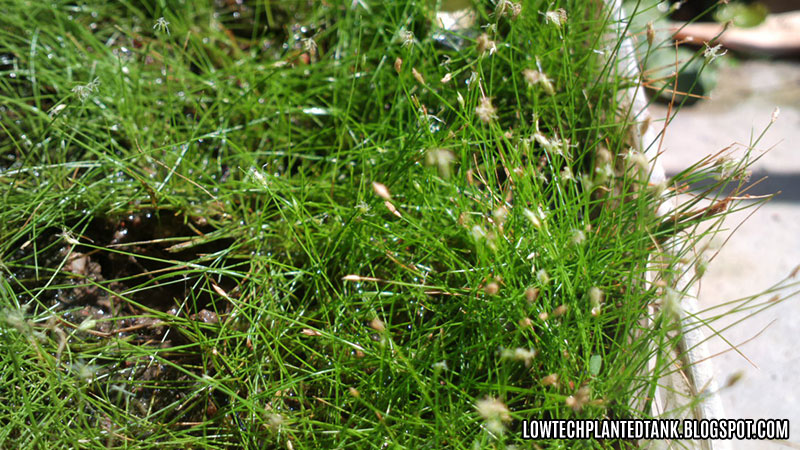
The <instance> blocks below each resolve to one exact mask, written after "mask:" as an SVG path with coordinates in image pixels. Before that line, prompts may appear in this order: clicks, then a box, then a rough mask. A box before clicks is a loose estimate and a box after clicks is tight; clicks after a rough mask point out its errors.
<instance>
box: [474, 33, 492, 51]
mask: <svg viewBox="0 0 800 450" xmlns="http://www.w3.org/2000/svg"><path fill="white" fill-rule="evenodd" d="M476 42H477V44H478V53H480V54H484V53H486V52H489V55H493V54H494V53H495V52H496V51H497V44H496V43H495V42H494V41H493V40H491V39H489V35H488V34H486V33H483V34H481V35H480V36H478V39H477V41H476Z"/></svg>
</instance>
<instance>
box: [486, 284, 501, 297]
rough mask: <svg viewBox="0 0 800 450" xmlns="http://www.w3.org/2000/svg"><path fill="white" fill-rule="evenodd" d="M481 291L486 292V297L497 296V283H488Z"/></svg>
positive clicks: (498, 289)
mask: <svg viewBox="0 0 800 450" xmlns="http://www.w3.org/2000/svg"><path fill="white" fill-rule="evenodd" d="M483 290H484V292H486V293H487V294H488V295H497V293H498V292H500V285H499V284H497V282H496V281H492V282H490V283H488V284H487V285H486V286H485V287H484V288H483Z"/></svg>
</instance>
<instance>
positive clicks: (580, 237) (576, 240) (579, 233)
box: [569, 229, 586, 245]
mask: <svg viewBox="0 0 800 450" xmlns="http://www.w3.org/2000/svg"><path fill="white" fill-rule="evenodd" d="M569 240H570V242H571V243H572V245H581V244H583V242H584V241H586V234H584V232H583V230H577V229H576V230H572V236H571V237H570V239H569Z"/></svg>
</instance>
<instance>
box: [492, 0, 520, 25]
mask: <svg viewBox="0 0 800 450" xmlns="http://www.w3.org/2000/svg"><path fill="white" fill-rule="evenodd" d="M521 12H522V5H520V4H519V3H516V2H512V1H509V0H500V1H499V2H497V6H495V8H494V13H495V14H496V15H497V17H508V18H509V19H511V20H514V19H516V18H517V17H518V16H519V14H520V13H521Z"/></svg>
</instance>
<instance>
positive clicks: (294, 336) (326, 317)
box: [0, 0, 722, 448]
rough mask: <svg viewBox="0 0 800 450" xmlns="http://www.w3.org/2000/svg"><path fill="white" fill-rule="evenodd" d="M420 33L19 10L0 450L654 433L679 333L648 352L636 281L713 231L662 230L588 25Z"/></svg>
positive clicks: (6, 189)
mask: <svg viewBox="0 0 800 450" xmlns="http://www.w3.org/2000/svg"><path fill="white" fill-rule="evenodd" d="M432 5H433V3H431V2H428V1H421V0H420V1H414V0H408V1H402V2H367V1H355V2H353V1H351V0H347V1H345V0H341V1H327V2H300V1H296V2H269V1H253V2H243V3H242V4H240V3H238V2H222V1H219V2H208V3H206V2H201V3H195V2H182V1H169V2H163V1H161V2H149V1H125V2H119V3H116V2H80V3H78V4H76V3H74V2H66V1H52V2H44V3H43V2H33V1H21V0H19V1H12V2H6V6H5V7H4V12H3V15H2V17H0V24H2V26H0V30H2V31H0V48H2V49H3V50H2V52H3V53H2V54H1V55H0V61H2V62H0V97H2V102H1V103H2V105H3V106H2V107H0V115H2V122H0V123H1V124H2V125H1V126H2V135H1V136H0V155H1V158H2V159H0V184H2V189H0V196H1V197H2V205H3V208H2V211H0V258H1V259H0V262H1V263H2V265H1V266H0V268H2V270H3V272H4V276H3V278H2V279H0V281H1V282H2V284H0V288H1V289H0V294H2V296H1V297H0V300H1V301H2V307H3V308H4V309H3V311H4V312H3V314H4V316H5V321H4V324H3V327H2V331H0V333H1V334H2V342H3V351H2V358H3V363H4V364H2V366H0V420H2V422H3V423H4V426H3V427H2V431H0V446H9V445H12V444H11V443H13V445H15V446H19V447H42V446H45V447H82V448H89V447H91V448H95V447H98V448H99V447H103V448H105V447H122V446H124V447H126V448H137V447H142V448H144V447H148V448H149V447H152V446H155V445H158V446H159V447H197V448H227V447H233V446H251V447H269V448H272V447H285V446H287V445H288V443H289V442H291V444H292V445H293V447H294V448H328V447H335V446H341V447H344V446H347V447H384V446H398V447H409V448H419V447H434V448H440V447H444V446H451V447H455V448H466V447H473V446H478V447H483V446H504V445H507V444H511V443H514V442H516V441H517V440H519V439H520V436H519V435H518V433H516V431H515V429H516V428H515V427H516V426H517V424H518V421H519V420H521V419H534V418H601V417H612V418H613V417H635V416H646V415H647V413H646V412H642V411H639V410H637V409H636V408H634V407H633V406H632V405H633V404H634V400H635V397H636V396H637V395H638V393H641V392H647V391H649V390H651V389H654V388H655V386H656V385H657V380H658V375H660V374H662V373H664V372H666V371H669V370H671V368H670V363H671V361H669V360H666V359H659V360H658V364H657V366H656V368H655V371H654V372H652V373H649V372H648V366H647V364H648V361H650V359H651V357H654V356H656V355H658V354H660V353H661V352H662V351H663V350H664V349H667V348H671V347H672V346H674V343H675V339H676V337H675V335H674V334H670V333H668V332H669V331H671V330H674V329H675V327H676V326H677V325H676V323H675V322H674V321H672V320H669V319H668V318H663V320H660V321H659V322H658V323H657V326H656V327H654V328H647V327H643V325H642V322H641V318H642V317H643V314H644V313H645V311H646V308H647V306H648V305H649V304H651V303H652V302H653V301H655V300H656V299H657V298H658V297H659V296H660V294H661V292H662V291H661V287H660V286H658V285H656V284H651V283H648V282H647V280H646V277H647V274H648V273H649V272H650V271H651V270H653V265H652V263H651V260H650V257H651V255H653V254H658V253H659V252H660V247H659V246H658V243H664V242H666V241H667V240H668V239H669V238H671V237H673V236H675V235H676V233H677V231H678V230H685V229H689V228H691V227H692V226H694V225H696V224H697V223H699V222H701V221H703V220H707V219H713V218H716V217H719V216H720V215H721V214H722V211H717V212H714V213H712V214H707V215H703V216H702V217H698V216H696V215H691V214H689V212H690V209H689V208H690V207H691V206H693V205H694V204H691V205H688V206H687V207H686V209H681V210H679V211H678V213H685V214H684V215H680V214H678V215H676V216H675V219H676V220H674V221H673V220H664V219H662V218H660V217H658V216H657V214H656V208H657V207H658V205H659V204H660V203H661V202H662V201H663V199H662V197H661V196H660V195H661V191H660V189H658V187H655V188H654V187H653V186H648V184H647V182H646V179H647V164H644V165H642V164H639V165H636V164H629V163H628V162H629V161H630V159H624V158H623V157H622V156H621V155H625V154H628V153H627V152H628V150H629V148H630V147H631V146H634V145H635V144H634V143H633V140H632V139H633V138H632V135H633V134H634V133H633V132H632V131H631V130H632V129H633V127H632V126H633V125H635V124H632V123H629V122H628V121H627V119H626V117H627V113H628V108H630V106H629V105H627V104H626V103H625V102H624V101H621V100H620V95H619V92H620V90H621V89H622V88H625V87H627V86H630V85H631V83H634V82H635V81H636V80H629V79H625V78H621V77H619V76H618V75H617V74H616V71H615V69H614V64H613V62H612V59H611V58H609V56H610V55H611V54H612V53H613V52H614V51H615V48H616V47H615V43H614V42H606V39H607V36H608V33H607V32H608V29H609V27H610V26H612V22H611V19H610V16H609V15H608V14H607V13H606V12H604V11H603V10H601V9H597V7H596V5H594V2H585V1H582V0H581V1H577V0H575V1H562V2H555V3H553V4H551V3H548V2H544V1H536V0H529V1H525V2H523V4H522V9H521V13H520V14H519V15H518V16H517V17H513V16H512V15H501V14H498V13H497V12H496V10H495V5H494V4H490V3H488V2H478V3H476V4H475V5H474V7H475V11H476V21H477V23H476V24H475V25H474V26H473V27H472V28H470V29H469V30H462V31H457V32H446V31H442V30H440V29H438V28H437V22H436V17H435V9H434V8H433V6H432ZM548 8H549V11H551V12H554V11H557V10H558V8H563V9H564V11H566V14H567V16H566V20H565V22H564V23H561V24H560V25H559V24H556V23H554V22H553V20H552V18H553V17H556V18H557V17H559V16H548V15H546V14H544V13H545V12H547V11H548ZM482 33H485V34H486V35H485V36H483V37H481V34H482ZM598 49H602V51H600V52H599V53H598V52H596V51H595V50H598ZM526 71H528V72H526ZM526 73H527V75H526ZM536 74H538V75H536ZM542 77H544V78H542ZM544 80H547V81H544ZM547 83H550V84H551V85H550V87H549V88H548V87H547ZM551 89H552V92H550V90H551ZM480 107H483V108H484V109H479V108H480ZM639 158H640V159H641V155H640V157H639ZM703 170H705V172H703ZM712 170H713V167H710V166H707V167H705V169H703V168H702V167H701V168H700V169H698V171H694V172H691V173H690V172H687V173H686V174H681V175H680V176H679V177H678V178H677V179H676V180H675V181H674V183H675V184H676V185H677V184H678V183H680V182H681V180H682V179H685V180H691V179H692V178H691V177H699V178H703V177H708V176H710V175H709V174H710V173H711V171H712ZM698 173H699V175H698ZM703 173H705V175H703ZM661 188H664V186H661ZM671 192H672V191H667V193H668V194H667V195H668V196H669V195H673V194H672V193H671ZM698 236H701V235H698ZM687 252H688V250H686V249H684V250H682V251H679V252H678V253H677V255H672V254H669V255H664V258H665V262H664V264H663V266H661V268H660V270H661V272H660V273H662V274H666V275H667V278H669V275H670V274H671V273H672V272H673V271H675V270H677V266H676V261H677V260H678V259H680V258H682V257H684V255H686V254H687ZM593 288H594V290H592V289H593ZM653 344H655V345H654V346H653ZM554 375H555V377H553V376H554ZM550 381H552V382H550ZM486 397H490V398H497V399H499V401H501V402H502V404H503V405H506V407H507V408H508V410H509V411H510V413H509V414H510V416H509V421H506V422H503V421H501V426H500V431H502V430H503V428H505V429H506V431H505V434H501V433H500V432H499V431H498V430H496V429H495V428H492V427H489V426H488V425H486V422H485V420H484V417H481V411H478V410H476V405H478V404H479V402H480V400H482V399H485V398H486ZM570 399H572V400H570ZM575 399H579V401H578V403H577V404H576V403H575ZM547 445H552V446H553V448H561V447H564V446H566V445H567V444H566V443H564V442H552V443H547ZM587 445H591V446H594V447H597V448H621V447H625V446H626V445H628V443H625V442H606V443H603V442H597V443H593V444H587Z"/></svg>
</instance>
